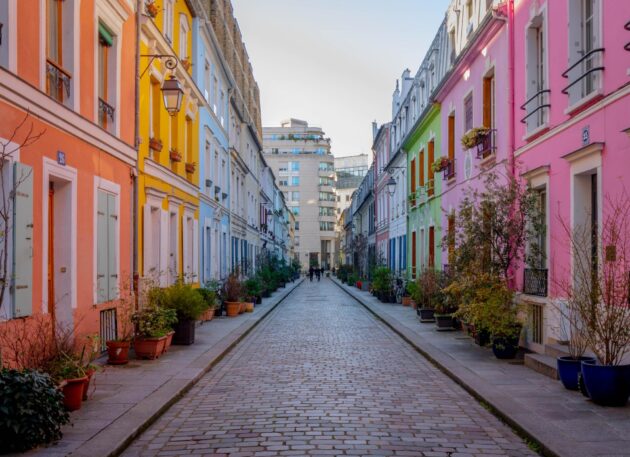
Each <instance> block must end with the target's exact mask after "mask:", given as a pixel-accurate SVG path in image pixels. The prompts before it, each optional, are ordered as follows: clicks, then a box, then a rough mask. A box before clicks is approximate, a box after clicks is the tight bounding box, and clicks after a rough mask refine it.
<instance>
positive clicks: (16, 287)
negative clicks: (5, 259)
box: [11, 162, 33, 317]
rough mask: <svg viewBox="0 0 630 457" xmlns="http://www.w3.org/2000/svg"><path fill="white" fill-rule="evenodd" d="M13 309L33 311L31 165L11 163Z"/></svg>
mask: <svg viewBox="0 0 630 457" xmlns="http://www.w3.org/2000/svg"><path fill="white" fill-rule="evenodd" d="M13 189H14V190H15V199H14V201H13V278H12V279H13V281H12V285H11V287H12V289H13V310H14V317H24V316H30V315H31V314H32V312H33V168H32V167H30V166H28V165H25V164H22V163H18V162H16V163H15V164H14V165H13Z"/></svg>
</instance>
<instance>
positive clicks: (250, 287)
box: [243, 277, 263, 299]
mask: <svg viewBox="0 0 630 457" xmlns="http://www.w3.org/2000/svg"><path fill="white" fill-rule="evenodd" d="M262 288H263V286H262V283H261V282H260V279H258V278H257V277H253V278H249V279H247V280H246V281H244V282H243V294H244V295H245V296H246V297H248V298H250V299H251V298H256V297H259V296H260V295H261V294H262Z"/></svg>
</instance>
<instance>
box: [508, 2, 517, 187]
mask: <svg viewBox="0 0 630 457" xmlns="http://www.w3.org/2000/svg"><path fill="white" fill-rule="evenodd" d="M508 33H509V44H508V56H509V62H508V65H509V68H508V71H509V73H510V74H509V80H510V89H509V90H510V101H509V106H510V134H509V138H510V154H509V156H508V157H509V165H510V173H512V176H514V177H515V173H516V163H515V158H514V152H515V149H516V140H515V138H516V133H515V129H516V125H515V114H514V98H515V96H514V88H515V82H514V0H509V1H508Z"/></svg>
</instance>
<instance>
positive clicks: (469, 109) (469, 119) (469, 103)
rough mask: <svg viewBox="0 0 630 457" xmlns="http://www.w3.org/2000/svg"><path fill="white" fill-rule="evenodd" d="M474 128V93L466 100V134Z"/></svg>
mask: <svg viewBox="0 0 630 457" xmlns="http://www.w3.org/2000/svg"><path fill="white" fill-rule="evenodd" d="M472 128H473V95H472V92H471V93H470V94H468V95H467V96H466V98H465V99H464V132H468V131H470V130H471V129H472Z"/></svg>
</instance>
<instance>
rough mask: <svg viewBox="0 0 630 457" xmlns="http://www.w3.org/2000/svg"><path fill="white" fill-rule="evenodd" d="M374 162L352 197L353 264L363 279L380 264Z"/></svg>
mask: <svg viewBox="0 0 630 457" xmlns="http://www.w3.org/2000/svg"><path fill="white" fill-rule="evenodd" d="M374 176H375V173H374V162H372V164H371V165H370V168H369V169H368V172H367V174H366V175H365V177H364V178H363V181H361V184H360V185H359V187H358V188H357V190H356V192H355V193H354V194H353V195H352V206H351V208H352V232H353V233H352V242H351V246H352V264H353V265H354V266H355V268H356V269H357V270H358V271H359V275H360V276H361V277H362V278H365V277H369V275H370V273H371V269H372V267H373V266H374V265H375V264H376V263H377V262H378V260H379V259H378V258H377V253H376V217H375V212H374V208H375V205H374Z"/></svg>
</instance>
